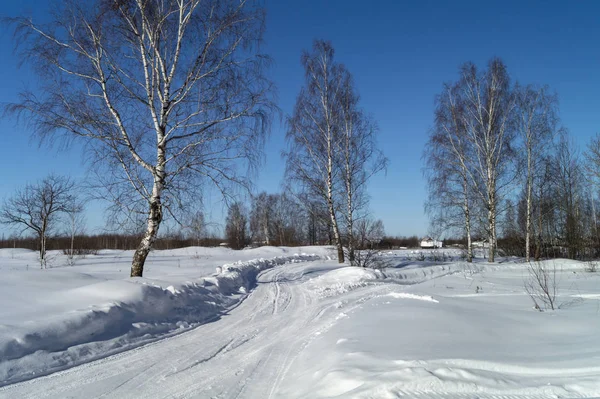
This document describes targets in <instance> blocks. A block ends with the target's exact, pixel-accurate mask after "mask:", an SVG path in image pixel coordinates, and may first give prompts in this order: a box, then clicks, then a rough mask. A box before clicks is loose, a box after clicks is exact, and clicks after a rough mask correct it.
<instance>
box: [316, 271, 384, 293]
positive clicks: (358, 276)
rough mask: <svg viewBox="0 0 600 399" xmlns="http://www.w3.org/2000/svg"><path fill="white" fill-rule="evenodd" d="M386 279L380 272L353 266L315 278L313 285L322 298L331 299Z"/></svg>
mask: <svg viewBox="0 0 600 399" xmlns="http://www.w3.org/2000/svg"><path fill="white" fill-rule="evenodd" d="M384 278H385V275H384V274H383V273H382V272H380V271H379V270H373V269H364V268H360V267H352V266H351V267H342V268H340V269H336V270H332V271H330V272H327V273H325V274H323V275H321V276H319V277H316V278H314V279H313V280H312V281H311V284H312V287H313V289H314V290H315V291H317V292H318V293H319V295H320V296H321V297H330V296H335V295H340V294H343V293H345V292H348V291H352V290H355V289H357V288H360V287H364V286H366V285H370V284H372V283H373V282H374V281H376V280H382V279H384Z"/></svg>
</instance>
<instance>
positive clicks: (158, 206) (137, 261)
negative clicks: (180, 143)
mask: <svg viewBox="0 0 600 399" xmlns="http://www.w3.org/2000/svg"><path fill="white" fill-rule="evenodd" d="M158 158H159V161H160V160H161V159H162V162H159V165H160V166H157V167H156V170H155V174H154V185H153V188H152V197H151V198H150V210H149V213H148V221H147V224H146V232H145V233H144V237H143V238H142V241H141V242H140V244H139V245H138V247H137V249H136V250H135V253H134V254H133V262H132V263H131V277H142V275H143V273H144V264H145V262H146V258H147V257H148V254H149V253H150V250H151V249H152V245H153V244H154V241H156V237H157V235H158V228H159V227H160V223H161V222H162V219H163V204H162V202H161V194H162V191H163V188H164V182H165V169H164V149H163V150H162V151H161V150H160V149H159V156H158Z"/></svg>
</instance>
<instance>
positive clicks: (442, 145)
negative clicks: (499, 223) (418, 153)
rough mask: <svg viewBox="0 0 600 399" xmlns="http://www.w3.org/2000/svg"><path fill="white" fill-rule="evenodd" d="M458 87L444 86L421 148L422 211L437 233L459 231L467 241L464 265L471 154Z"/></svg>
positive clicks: (468, 228)
mask: <svg viewBox="0 0 600 399" xmlns="http://www.w3.org/2000/svg"><path fill="white" fill-rule="evenodd" d="M461 94H462V93H461V87H460V86H459V85H458V84H454V85H450V84H445V85H444V88H443V90H442V93H441V94H440V95H439V96H438V97H437V98H436V108H435V121H434V123H435V124H434V128H433V129H432V130H431V133H430V136H429V140H428V142H427V144H426V146H425V150H424V153H423V157H424V159H425V164H426V167H425V170H424V172H425V176H426V178H427V184H428V190H429V195H428V196H429V198H428V201H427V203H426V207H425V208H426V211H427V212H428V213H429V215H430V216H431V217H432V222H433V224H434V225H437V226H436V227H438V228H439V229H441V230H447V229H455V228H458V229H460V230H461V231H462V232H463V233H464V235H465V237H466V240H467V262H471V261H472V259H473V245H472V239H471V237H472V220H471V219H472V203H473V188H472V184H471V173H470V171H469V168H470V167H471V165H470V157H471V154H472V151H471V149H470V146H469V144H470V143H469V140H468V137H467V130H466V129H467V125H466V123H465V112H466V111H465V103H464V101H463V100H462V99H461V97H460V96H461Z"/></svg>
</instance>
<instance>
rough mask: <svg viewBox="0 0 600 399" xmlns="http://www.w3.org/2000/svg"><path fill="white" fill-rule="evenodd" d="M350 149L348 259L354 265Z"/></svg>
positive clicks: (347, 181) (347, 167)
mask: <svg viewBox="0 0 600 399" xmlns="http://www.w3.org/2000/svg"><path fill="white" fill-rule="evenodd" d="M348 147H349V146H348ZM348 151H350V148H347V149H346V185H347V187H346V190H347V192H348V196H347V201H348V204H347V205H348V207H347V212H348V216H347V218H348V219H347V221H348V260H349V261H350V264H351V265H354V232H353V231H352V229H353V228H354V216H353V215H352V196H353V191H352V174H351V173H350V165H349V162H348V157H349V154H348Z"/></svg>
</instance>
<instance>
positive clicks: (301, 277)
mask: <svg viewBox="0 0 600 399" xmlns="http://www.w3.org/2000/svg"><path fill="white" fill-rule="evenodd" d="M300 253H304V255H295V254H300ZM309 254H312V255H311V256H309ZM329 254H330V252H329V250H328V249H326V248H321V247H308V248H300V249H297V248H259V249H255V250H248V251H229V250H226V249H204V248H188V249H184V250H174V251H156V252H155V253H153V254H152V257H151V258H150V260H149V263H148V268H147V273H146V276H147V277H145V278H144V279H134V280H132V279H128V278H126V276H127V272H128V262H129V259H130V256H131V253H122V252H118V253H117V252H112V251H103V252H102V253H101V254H100V255H98V256H88V257H87V258H86V259H81V260H80V261H79V262H78V263H77V264H76V265H75V266H74V267H62V266H60V265H61V259H60V257H58V256H57V258H56V259H55V266H56V267H55V268H52V269H49V270H45V271H39V270H36V269H35V268H36V266H35V254H32V253H28V252H26V251H18V252H16V253H12V252H11V250H0V272H1V273H2V274H3V278H2V279H0V298H1V300H2V304H3V305H4V306H2V307H0V323H1V325H0V384H2V385H4V387H2V388H0V397H6V398H17V397H18V398H42V397H47V398H65V397H74V398H93V397H117V398H139V397H148V398H154V397H185V398H187V397H197V398H236V397H240V398H331V397H343V398H346V397H351V398H355V397H356V398H397V397H407V398H480V399H484V398H523V399H525V398H553V397H554V398H591V397H600V340H599V339H598V328H599V327H600V301H599V300H600V285H599V284H598V283H599V282H600V273H596V274H593V273H587V272H585V271H584V270H583V269H584V264H581V263H579V262H573V261H564V260H561V261H556V262H554V263H552V262H549V263H548V266H552V267H553V266H556V267H557V270H558V274H557V275H558V280H559V284H560V291H559V300H558V302H559V303H560V304H562V305H563V306H562V307H561V309H560V310H557V311H555V312H537V311H535V310H533V309H532V302H531V300H530V299H529V297H528V296H527V295H526V294H525V293H524V289H523V280H524V278H526V277H527V272H526V269H525V268H524V266H523V264H520V263H516V261H515V260H510V261H506V260H505V263H501V264H495V265H489V264H487V263H483V262H480V263H476V264H472V265H468V264H466V263H464V262H462V261H460V257H459V256H458V255H459V254H458V252H456V251H450V252H447V253H446V256H445V257H444V259H441V257H440V256H438V255H436V256H435V257H434V256H432V255H431V254H430V253H425V255H426V256H424V257H422V256H421V255H420V253H418V252H415V251H392V252H391V253H388V254H386V256H385V259H386V261H387V264H388V265H389V266H393V267H389V268H387V269H384V270H382V271H373V270H364V269H358V268H348V267H340V266H339V265H338V264H337V263H336V262H335V261H331V260H327V257H328V255H329ZM317 256H318V257H319V258H318V259H317ZM275 257H277V258H276V259H275V260H274V258H275ZM260 258H262V260H253V259H260ZM423 258H425V259H423ZM434 258H435V259H434ZM236 261H239V262H237V263H236V264H234V265H232V263H234V262H236ZM28 264H29V267H27V265H28ZM225 264H229V266H224V265H225ZM217 267H219V270H216V268H217ZM255 283H256V284H255ZM126 349H130V350H126ZM111 354H112V355H111ZM109 355H110V356H109ZM61 370H62V371H61ZM44 374H48V375H45V376H40V375H44ZM19 381H21V382H19Z"/></svg>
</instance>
